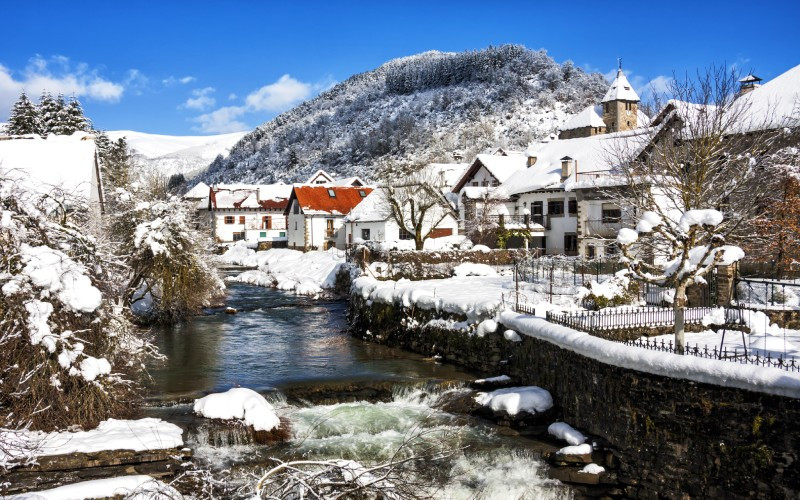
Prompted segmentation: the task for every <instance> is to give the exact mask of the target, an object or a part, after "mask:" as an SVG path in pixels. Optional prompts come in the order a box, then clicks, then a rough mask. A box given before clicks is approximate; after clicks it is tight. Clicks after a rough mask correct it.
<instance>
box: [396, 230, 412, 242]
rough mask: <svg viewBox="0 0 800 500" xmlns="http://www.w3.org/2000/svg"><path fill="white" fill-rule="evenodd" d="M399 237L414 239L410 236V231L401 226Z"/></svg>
mask: <svg viewBox="0 0 800 500" xmlns="http://www.w3.org/2000/svg"><path fill="white" fill-rule="evenodd" d="M399 237H400V239H401V240H413V239H414V237H413V236H411V233H409V232H408V231H406V230H405V229H403V228H400V235H399Z"/></svg>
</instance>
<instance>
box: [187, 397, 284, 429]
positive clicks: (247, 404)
mask: <svg viewBox="0 0 800 500" xmlns="http://www.w3.org/2000/svg"><path fill="white" fill-rule="evenodd" d="M194 411H195V413H197V414H199V415H202V416H204V417H206V418H217V419H221V420H233V419H238V420H242V421H243V422H244V423H245V424H247V425H250V426H252V427H253V429H254V430H256V431H271V430H272V429H275V428H277V427H280V423H281V422H280V419H279V418H278V415H277V414H276V413H275V409H274V408H273V407H272V405H271V404H269V403H268V402H267V400H266V399H264V396H262V395H261V394H259V393H257V392H256V391H254V390H252V389H246V388H244V387H234V388H233V389H229V390H228V391H227V392H221V393H215V394H209V395H208V396H205V397H202V398H200V399H196V400H195V401H194Z"/></svg>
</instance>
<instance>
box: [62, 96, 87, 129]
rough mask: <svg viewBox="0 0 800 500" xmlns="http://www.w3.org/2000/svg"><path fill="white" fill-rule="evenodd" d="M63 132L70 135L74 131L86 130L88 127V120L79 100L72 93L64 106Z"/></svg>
mask: <svg viewBox="0 0 800 500" xmlns="http://www.w3.org/2000/svg"><path fill="white" fill-rule="evenodd" d="M65 112H66V124H65V126H64V129H65V133H66V134H68V135H71V134H73V133H75V132H88V131H89V129H90V125H89V120H88V119H87V118H86V116H84V114H83V108H82V107H81V103H80V101H78V98H77V97H75V96H74V95H73V96H72V97H70V99H69V104H67V107H66V110H65Z"/></svg>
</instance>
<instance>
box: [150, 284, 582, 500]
mask: <svg viewBox="0 0 800 500" xmlns="http://www.w3.org/2000/svg"><path fill="white" fill-rule="evenodd" d="M229 292H230V295H229V298H228V301H227V304H226V306H230V307H234V308H236V309H237V310H238V311H239V312H238V313H237V314H232V315H231V314H225V312H224V309H219V310H212V311H209V314H208V315H205V316H201V317H198V318H195V319H193V320H192V321H190V322H188V323H186V324H184V325H179V326H176V327H173V328H169V329H164V330H162V331H160V332H158V337H157V341H158V344H159V347H160V348H161V351H162V352H163V353H164V354H165V355H166V356H167V357H168V361H167V362H165V363H163V364H161V365H159V366H155V367H153V369H152V374H153V378H154V380H155V394H154V399H157V400H158V399H160V400H162V401H183V400H186V399H188V398H191V397H197V396H199V395H202V394H203V393H207V392H218V391H225V390H227V389H229V388H230V387H234V386H241V387H248V388H251V389H254V390H257V391H259V392H261V393H263V394H265V395H266V397H267V398H268V399H269V400H270V402H272V403H273V405H274V406H275V407H276V408H278V409H279V410H278V412H279V415H280V416H281V417H282V419H284V421H288V422H289V423H290V426H291V432H292V435H291V438H290V439H289V441H288V442H286V443H281V444H278V445H271V446H267V445H258V444H254V443H252V442H251V439H250V438H249V434H247V433H246V432H242V431H241V430H240V429H236V428H231V427H229V426H228V427H226V426H220V425H218V424H217V423H214V422H209V421H206V420H204V419H201V418H198V417H195V416H193V415H192V412H191V404H188V403H181V404H173V405H166V406H158V407H153V408H151V409H150V413H151V414H152V415H153V416H160V417H162V418H164V419H166V420H169V421H171V422H175V423H177V424H178V425H181V426H183V427H184V428H186V429H187V430H188V438H187V445H188V446H190V447H191V448H192V449H193V450H194V453H195V459H196V461H197V462H199V463H200V464H201V465H202V466H204V467H208V468H211V469H213V470H217V471H222V470H226V471H230V472H229V474H230V475H229V477H230V478H231V480H232V481H239V482H245V481H247V480H248V479H247V478H248V477H250V478H252V475H253V474H257V473H258V472H259V471H262V470H264V468H265V467H266V464H267V463H268V460H269V459H270V458H271V457H278V458H281V459H283V460H296V459H301V458H304V459H305V458H314V459H334V458H337V459H338V458H345V459H350V460H355V461H358V462H362V463H380V462H383V461H386V460H388V459H389V458H390V457H392V456H393V454H394V453H395V452H396V451H397V449H398V448H399V447H401V445H402V444H403V443H404V442H405V441H406V440H407V439H408V438H409V436H413V435H417V434H422V435H424V436H426V437H427V438H432V439H437V440H439V442H444V443H446V445H447V446H448V447H450V448H452V449H463V450H464V451H463V452H458V453H456V454H455V455H454V456H453V457H452V458H450V459H448V460H445V461H442V462H441V463H439V464H438V467H440V468H441V469H442V470H441V471H437V472H441V476H442V477H447V478H448V479H447V481H446V482H445V484H444V485H443V486H442V490H441V491H439V492H438V493H437V495H436V496H437V497H441V498H475V497H480V498H564V497H567V496H569V491H568V490H566V489H565V488H564V487H563V486H561V485H560V484H559V483H557V482H556V481H552V480H548V479H546V473H545V470H544V464H543V463H542V462H541V461H540V460H539V459H538V458H536V454H535V447H534V446H533V445H532V443H531V442H529V441H527V440H525V439H523V438H519V437H517V438H510V437H505V436H502V435H500V434H499V433H498V432H497V431H496V429H495V428H494V426H492V425H490V424H487V423H483V422H480V421H477V420H475V419H472V418H469V417H465V416H457V415H452V414H449V413H446V412H444V411H441V410H440V409H438V408H439V407H440V405H439V402H440V401H441V400H443V399H446V398H448V397H451V396H453V395H455V394H457V393H459V392H460V391H464V390H466V389H463V388H462V387H463V386H464V384H463V383H462V382H463V381H465V380H470V379H472V378H473V377H472V376H471V375H470V374H469V373H466V372H464V371H462V370H459V369H458V368H457V367H453V366H451V365H441V364H437V363H435V362H434V361H433V360H431V359H426V358H423V357H421V356H418V355H415V354H412V353H408V352H405V351H402V350H399V349H393V348H388V347H385V346H379V345H375V344H370V343H366V342H363V341H360V340H358V339H354V338H353V337H351V336H350V335H348V334H347V332H346V330H345V329H346V326H347V325H346V318H345V310H346V304H345V303H343V302H337V301H314V300H312V299H308V298H303V297H297V296H294V295H290V294H287V293H284V292H280V291H275V290H269V289H264V288H258V287H252V286H249V285H241V284H231V285H230V289H229ZM431 381H448V383H435V382H431ZM376 385H377V386H381V387H389V392H388V394H384V395H383V397H379V398H373V399H372V400H370V401H366V400H365V401H358V400H355V401H354V399H358V398H352V397H351V398H348V399H347V400H346V401H345V400H342V401H336V402H331V401H329V400H330V399H331V398H330V397H325V390H326V389H325V388H326V387H331V388H335V389H332V392H333V393H334V396H335V394H337V393H338V392H337V391H342V387H345V388H346V389H347V390H349V391H353V390H358V388H359V387H361V386H363V387H366V388H374V387H376ZM309 387H314V388H315V390H318V391H321V392H318V393H316V394H315V395H314V396H315V397H316V398H317V400H320V398H322V399H324V400H325V402H326V404H312V403H303V402H302V399H303V398H302V397H299V398H298V397H293V395H297V394H301V395H308V388H309ZM320 387H321V388H322V389H321V390H320V389H319V388H320ZM287 401H288V402H287ZM328 403H330V404H328ZM428 472H430V471H428Z"/></svg>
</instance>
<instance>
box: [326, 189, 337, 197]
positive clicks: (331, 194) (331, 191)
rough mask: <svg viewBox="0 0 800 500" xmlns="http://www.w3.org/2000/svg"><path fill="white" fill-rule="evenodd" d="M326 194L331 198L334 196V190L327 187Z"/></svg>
mask: <svg viewBox="0 0 800 500" xmlns="http://www.w3.org/2000/svg"><path fill="white" fill-rule="evenodd" d="M328 196H330V197H331V198H336V191H334V190H333V189H330V188H328Z"/></svg>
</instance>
